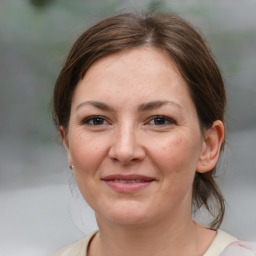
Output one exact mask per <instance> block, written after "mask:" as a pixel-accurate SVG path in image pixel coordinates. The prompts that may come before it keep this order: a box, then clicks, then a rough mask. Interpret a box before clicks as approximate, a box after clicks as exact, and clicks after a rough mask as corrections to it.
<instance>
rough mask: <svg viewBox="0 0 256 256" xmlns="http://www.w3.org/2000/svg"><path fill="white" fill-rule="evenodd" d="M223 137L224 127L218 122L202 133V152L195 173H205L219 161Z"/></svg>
mask: <svg viewBox="0 0 256 256" xmlns="http://www.w3.org/2000/svg"><path fill="white" fill-rule="evenodd" d="M224 136H225V130H224V125H223V123H222V122H221V121H220V120H217V121H215V122H214V123H213V125H212V127H211V128H209V129H207V130H206V131H205V132H204V138H203V146H202V151H201V154H200V157H199V161H198V164H197V169H196V171H197V172H199V173H205V172H208V171H210V170H212V169H213V168H214V167H215V166H216V164H217V162H218V159H219V155H220V149H221V145H222V143H223V140H224Z"/></svg>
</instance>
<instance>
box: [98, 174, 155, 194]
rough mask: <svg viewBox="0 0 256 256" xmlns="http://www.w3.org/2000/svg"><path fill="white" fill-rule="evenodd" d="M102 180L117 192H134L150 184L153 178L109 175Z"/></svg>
mask: <svg viewBox="0 0 256 256" xmlns="http://www.w3.org/2000/svg"><path fill="white" fill-rule="evenodd" d="M102 181H104V182H105V184H107V185H108V187H110V188H111V189H112V190H114V191H116V192H118V193H135V192H138V191H140V190H143V189H145V188H147V187H148V186H150V185H151V184H152V183H153V182H154V181H155V179H154V178H152V177H147V176H141V175H110V176H106V177H104V178H103V179H102Z"/></svg>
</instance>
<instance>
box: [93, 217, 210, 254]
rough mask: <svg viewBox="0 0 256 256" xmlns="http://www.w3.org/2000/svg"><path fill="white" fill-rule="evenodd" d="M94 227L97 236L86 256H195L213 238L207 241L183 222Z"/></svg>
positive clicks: (196, 228)
mask: <svg viewBox="0 0 256 256" xmlns="http://www.w3.org/2000/svg"><path fill="white" fill-rule="evenodd" d="M173 223H175V224H173ZM98 224H99V230H100V232H99V234H98V235H97V236H96V237H95V239H94V240H93V243H92V245H91V248H90V253H89V256H119V255H122V256H126V255H127V256H128V255H129V256H130V255H133V256H137V255H140V256H141V255H147V256H153V255H158V256H167V255H168V256H170V255H175V256H183V255H184V256H185V255H186V256H188V255H189V256H193V255H197V256H198V255H203V253H204V252H205V251H206V249H207V248H208V246H209V244H210V243H209V241H210V242H211V241H212V240H213V237H214V236H213V234H212V233H211V235H212V237H211V238H209V239H208V240H207V239H206V236H209V233H207V234H206V233H205V230H206V229H205V228H203V227H201V226H199V224H197V223H195V222H194V221H193V220H192V219H190V220H188V221H185V222H184V219H183V222H182V223H180V222H172V223H169V224H167V223H166V222H165V223H160V222H158V223H157V225H156V224H155V225H152V223H151V225H149V226H146V225H144V226H143V228H142V227H141V226H132V227H131V226H130V225H128V226H120V225H113V224H111V225H108V224H106V223H103V222H101V221H98ZM203 230H204V232H203ZM203 233H204V235H203ZM205 235H206V236H205ZM203 236H204V237H203ZM199 241H200V242H199ZM202 241H203V243H205V244H204V245H203V246H202ZM199 245H200V246H199Z"/></svg>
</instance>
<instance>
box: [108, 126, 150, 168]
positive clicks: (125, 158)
mask: <svg viewBox="0 0 256 256" xmlns="http://www.w3.org/2000/svg"><path fill="white" fill-rule="evenodd" d="M109 157H110V158H111V159H112V160H114V161H118V162H119V163H121V164H123V165H128V164H131V163H134V162H139V161H142V160H143V159H144V157H145V150H144V147H143V146H142V145H141V143H140V139H139V134H138V131H136V129H135V128H133V127H128V126H126V127H120V128H118V129H117V130H116V131H115V133H114V135H113V140H112V143H111V148H110V149H109Z"/></svg>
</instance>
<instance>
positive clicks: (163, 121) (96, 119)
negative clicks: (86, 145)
mask: <svg viewBox="0 0 256 256" xmlns="http://www.w3.org/2000/svg"><path fill="white" fill-rule="evenodd" d="M152 121H153V122H154V123H151V122H152ZM157 121H158V122H159V121H160V123H158V124H157V123H156V122H157ZM106 123H107V124H109V122H108V121H107V120H106V118H105V117H103V116H89V117H87V118H85V119H84V120H82V122H81V124H83V125H84V124H86V125H91V126H101V125H105V124H106ZM145 124H146V125H147V124H149V125H155V126H167V125H172V124H176V121H174V120H173V119H172V118H169V117H166V116H162V115H156V116H153V117H151V118H150V119H149V120H148V121H147V122H146V123H145Z"/></svg>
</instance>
